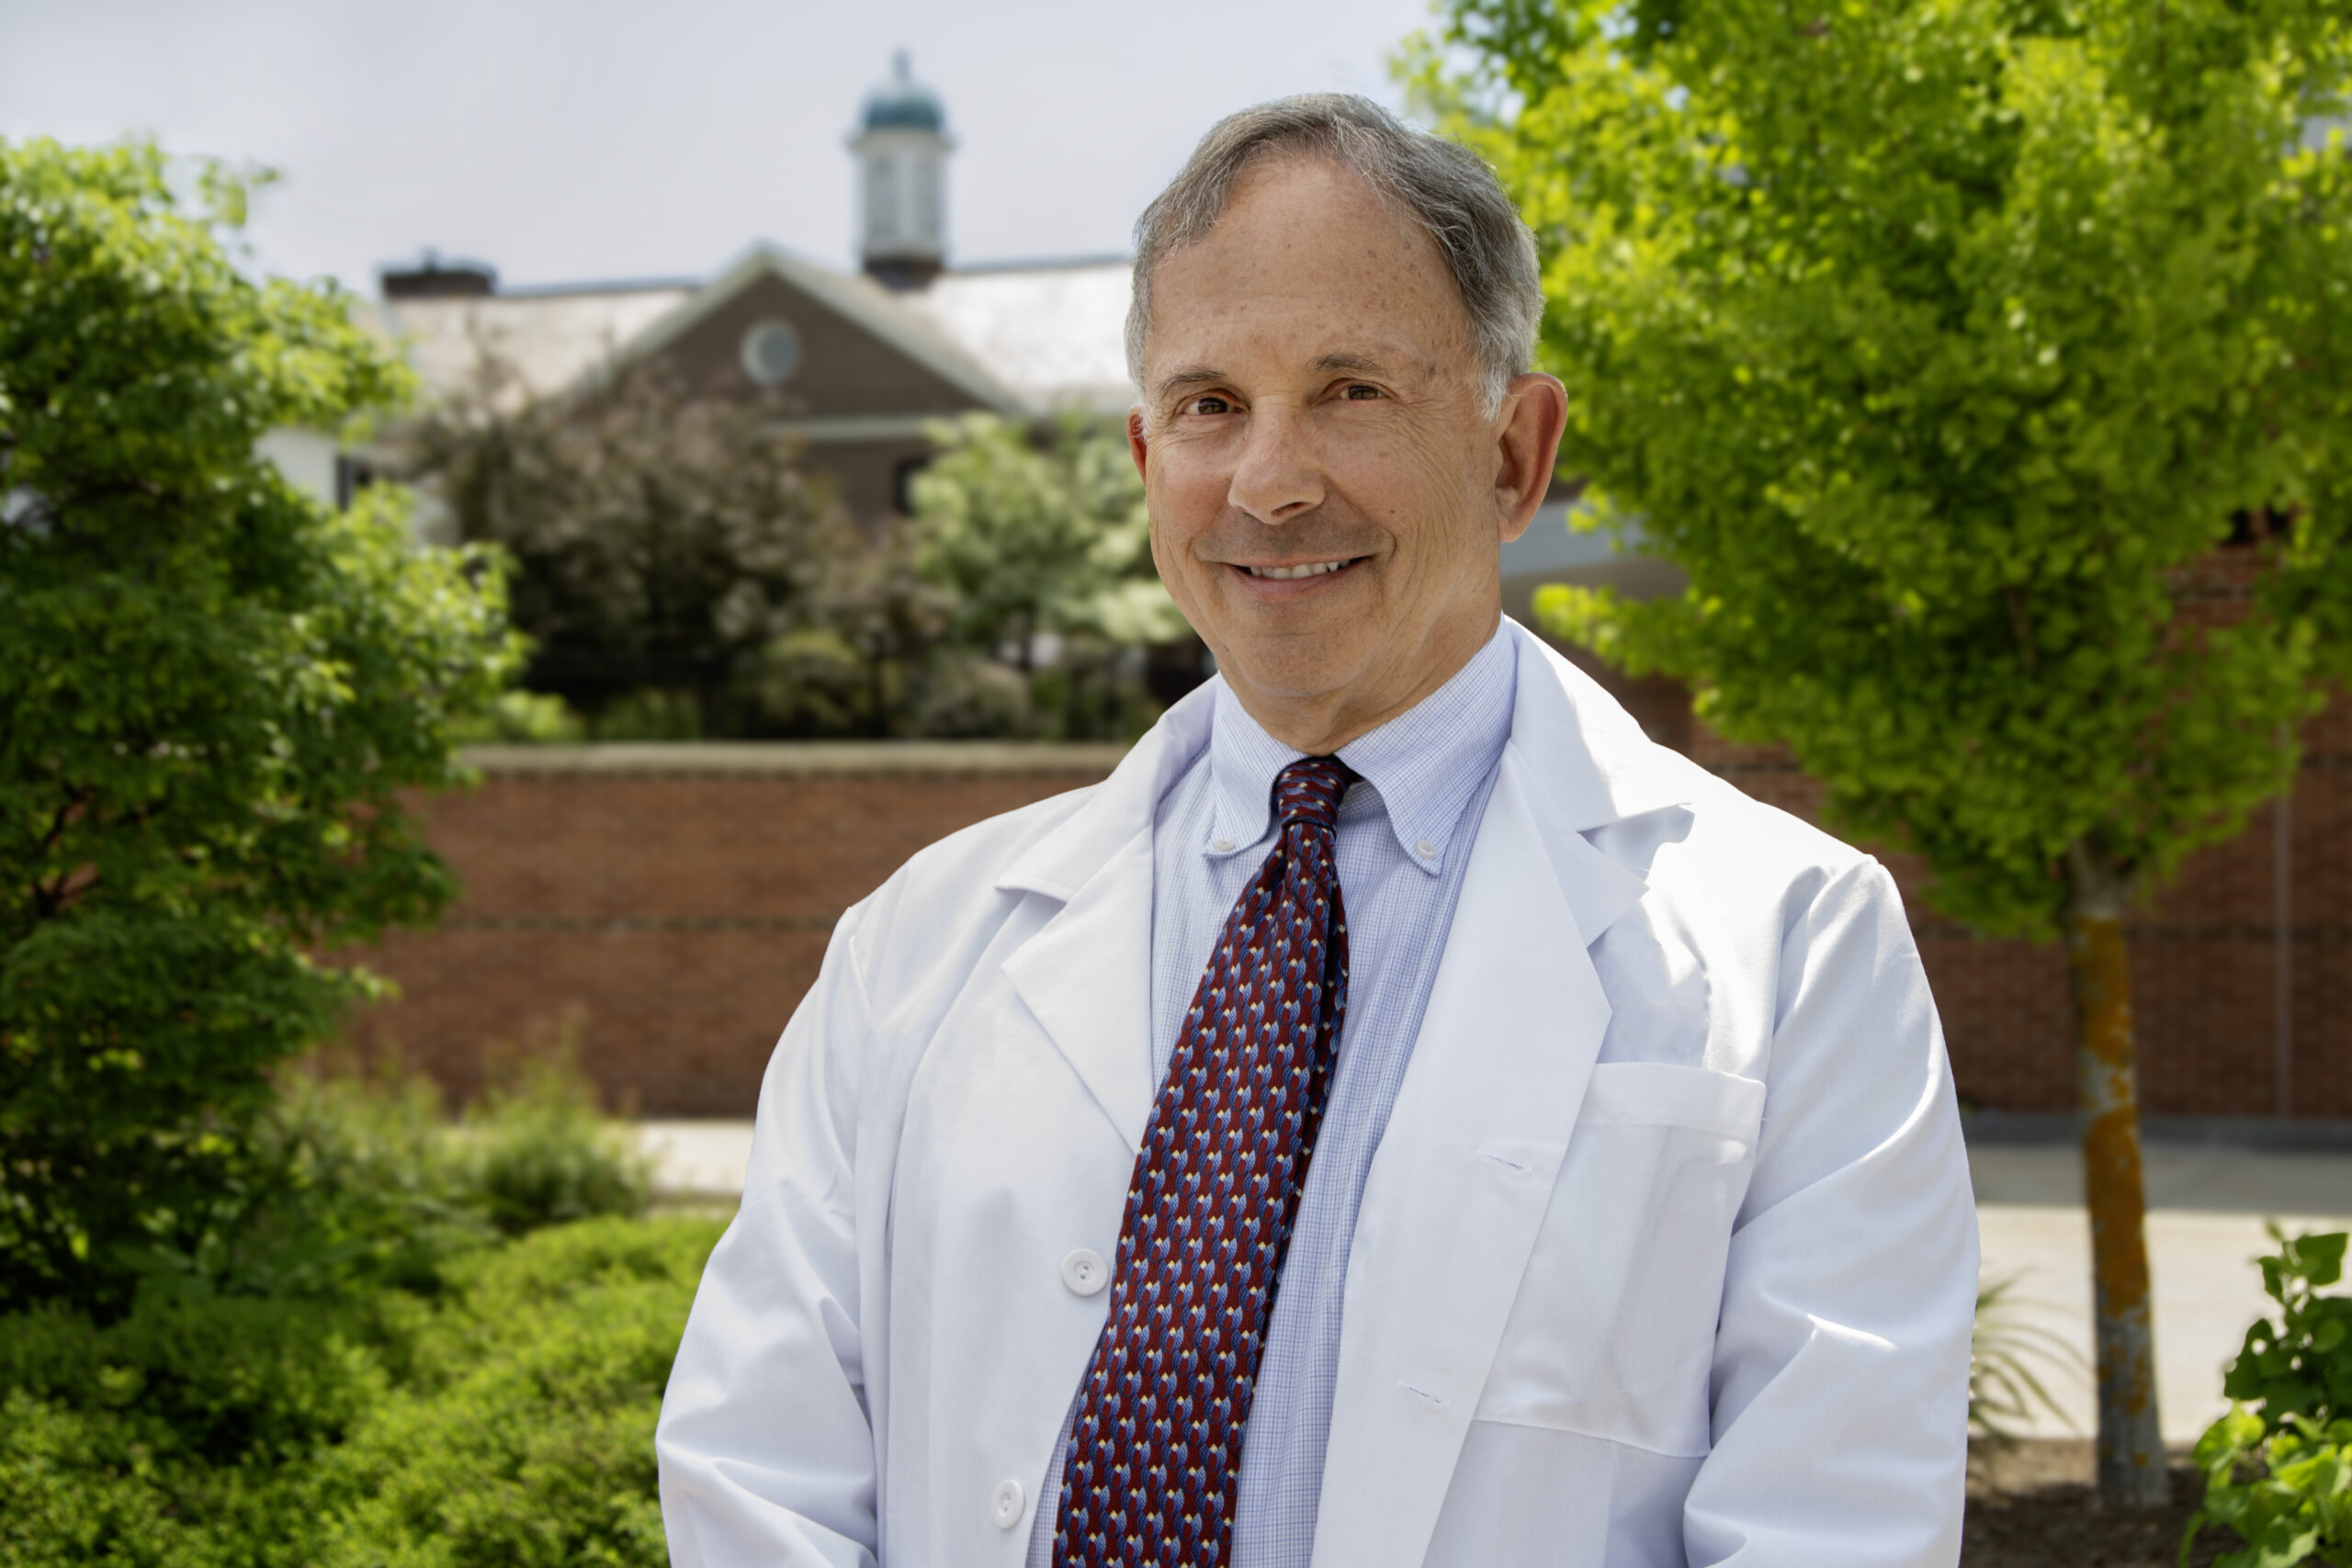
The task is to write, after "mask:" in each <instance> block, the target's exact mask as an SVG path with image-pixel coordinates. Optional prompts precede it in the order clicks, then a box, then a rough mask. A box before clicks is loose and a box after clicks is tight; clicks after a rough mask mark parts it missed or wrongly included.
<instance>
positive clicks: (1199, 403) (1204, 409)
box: [1184, 392, 1233, 413]
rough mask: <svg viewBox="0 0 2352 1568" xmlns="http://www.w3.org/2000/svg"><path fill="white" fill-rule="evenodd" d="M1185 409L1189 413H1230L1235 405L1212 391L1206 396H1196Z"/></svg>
mask: <svg viewBox="0 0 2352 1568" xmlns="http://www.w3.org/2000/svg"><path fill="white" fill-rule="evenodd" d="M1184 409H1185V412H1188V413H1230V412H1233V405H1232V404H1231V403H1228V402H1227V401H1226V400H1224V399H1223V398H1220V397H1218V396H1217V395H1216V394H1215V393H1214V392H1212V393H1210V394H1209V395H1208V396H1207V397H1204V398H1194V399H1193V400H1192V401H1191V402H1189V403H1187V404H1185V405H1184Z"/></svg>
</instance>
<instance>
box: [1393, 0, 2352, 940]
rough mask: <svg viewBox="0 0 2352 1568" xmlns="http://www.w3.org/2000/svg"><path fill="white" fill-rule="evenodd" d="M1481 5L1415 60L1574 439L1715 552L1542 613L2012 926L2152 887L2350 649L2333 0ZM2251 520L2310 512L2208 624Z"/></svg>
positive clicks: (1970, 906)
mask: <svg viewBox="0 0 2352 1568" xmlns="http://www.w3.org/2000/svg"><path fill="white" fill-rule="evenodd" d="M1448 27H1449V31H1448V37H1449V39H1450V43H1451V45H1452V47H1453V49H1454V50H1455V51H1459V52H1457V53H1456V54H1455V55H1453V56H1451V57H1449V56H1445V55H1442V54H1440V53H1439V52H1437V51H1436V50H1435V49H1434V48H1425V49H1424V51H1423V52H1422V54H1421V56H1420V64H1419V70H1420V85H1421V87H1422V90H1423V91H1424V93H1425V94H1426V95H1427V96H1429V97H1430V99H1431V100H1432V101H1433V102H1434V103H1435V104H1436V105H1437V106H1438V107H1439V108H1440V109H1441V111H1442V112H1443V113H1445V114H1446V115H1447V116H1448V117H1449V118H1450V120H1451V123H1452V124H1453V126H1454V127H1455V128H1456V129H1457V130H1460V131H1461V132H1462V133H1463V134H1464V135H1465V136H1467V137H1469V138H1471V139H1472V140H1474V141H1476V143H1477V144H1478V145H1479V146H1481V147H1482V148H1483V149H1484V150H1486V151H1487V152H1488V153H1489V154H1490V155H1491V156H1492V157H1493V158H1494V159H1495V161H1496V163H1497V164H1498V167H1499V168H1500V170H1501V171H1502V173H1503V175H1504V176H1505V178H1506V180H1507V182H1508V183H1509V184H1510V186H1511V187H1512V188H1513V189H1514V191H1515V192H1516V194H1517V195H1518V197H1519V198H1520V200H1521V203H1522V209H1523V211H1524V212H1525V214H1526V216H1527V218H1528V220H1529V221H1530V222H1531V224H1532V226H1533V227H1534V229H1535V231H1536V232H1537V235H1538V237H1539V240H1540V241H1541V243H1542V245H1543V248H1544V257H1545V287H1546V292H1547V295H1548V298H1549V305H1550V309H1549V311H1548V313H1547V317H1546V322H1545V327H1544V361H1545V363H1546V365H1547V366H1548V367H1550V368H1552V369H1554V370H1555V371H1556V372H1558V373H1559V374H1560V375H1561V376H1562V378H1564V379H1565V380H1566V382H1567V385H1568V390H1569V399H1570V407H1571V411H1572V412H1571V415H1570V422H1569V426H1568V432H1567V435H1566V440H1565V441H1564V442H1563V445H1562V462H1563V466H1564V469H1565V470H1566V471H1569V472H1575V473H1579V474H1584V475H1588V476H1589V477H1590V478H1591V479H1592V480H1593V489H1592V491H1591V492H1590V493H1591V494H1592V496H1593V498H1594V499H1595V501H1596V502H1597V503H1598V505H1599V508H1600V517H1601V519H1602V521H1603V522H1604V523H1606V524H1610V525H1623V523H1624V522H1625V521H1626V520H1627V519H1629V518H1634V517H1638V518H1639V519H1640V520H1641V525H1642V529H1643V531H1644V532H1645V535H1646V536H1647V538H1648V540H1649V541H1650V545H1649V547H1650V548H1653V549H1655V550H1657V552H1658V553H1660V554H1662V555H1664V556H1666V557H1668V558H1671V559H1672V560H1673V561H1675V562H1676V563H1677V564H1678V565H1679V566H1680V567H1681V568H1682V569H1683V570H1685V571H1686V572H1687V573H1688V574H1689V577H1690V588H1689V591H1688V592H1686V593H1685V594H1683V595H1681V596H1679V597H1678V598H1671V599H1668V600H1663V601H1657V602H1652V603H1645V604H1643V603H1629V602H1627V601H1624V600H1623V599H1620V598H1617V597H1615V596H1612V595H1611V594H1610V593H1607V592H1579V591H1575V590H1569V589H1554V590H1550V591H1547V592H1546V595H1545V597H1544V600H1543V601H1542V602H1541V612H1542V614H1543V615H1544V616H1545V618H1546V620H1547V622H1548V624H1549V625H1550V626H1552V627H1553V628H1555V630H1559V631H1562V632H1565V633H1566V634H1568V635H1572V636H1574V637H1578V638H1580V639H1583V640H1586V641H1589V642H1590V643H1592V644H1594V645H1595V646H1597V647H1598V648H1600V649H1602V650H1603V651H1605V652H1607V653H1608V654H1610V655H1611V656H1612V657H1614V658H1615V659H1617V660H1622V661H1623V662H1624V663H1626V664H1627V665H1629V666H1631V667H1633V668H1635V669H1642V670H1660V671H1668V672H1670V673H1673V674H1677V675H1679V676H1682V677H1684V678H1686V679H1688V680H1690V681H1691V682H1692V683H1693V684H1694V686H1695V687H1696V689H1697V692H1698V703H1699V707H1700V711H1701V713H1702V716H1705V717H1706V718H1707V719H1708V720H1709V721H1710V722H1711V723H1712V724H1713V725H1714V726H1716V727H1717V728H1719V729H1721V730H1723V731H1724V732H1726V733H1728V734H1730V735H1732V736H1734V737H1736V738H1740V739H1758V740H1762V739H1778V740H1785V741H1787V742H1788V743H1789V744H1790V745H1791V746H1792V749H1793V750H1794V751H1795V753H1796V755H1797V757H1798V758H1799V759H1800V760H1801V761H1802V762H1803V763H1804V766H1805V767H1806V768H1807V769H1808V770H1809V771H1811V772H1812V773H1814V774H1815V775H1816V776H1817V777H1819V778H1820V779H1821V780H1822V781H1823V782H1824V784H1825V785H1826V792H1827V806H1828V810H1829V812H1830V814H1831V815H1832V817H1833V818H1835V819H1837V820H1838V821H1839V822H1841V823H1842V824H1843V825H1844V826H1846V827H1847V828H1848V829H1850V830H1852V831H1854V832H1856V833H1858V834H1861V835H1865V836H1871V837H1877V838H1883V839H1886V840H1894V841H1898V842H1901V843H1904V844H1905V845H1907V846H1908V847H1910V848H1912V849H1914V850H1916V851H1917V852H1918V853H1919V854H1920V855H1922V856H1923V857H1924V859H1925V861H1926V862H1927V863H1928V867H1929V869H1930V870H1931V872H1932V874H1933V878H1934V881H1933V886H1932V887H1931V889H1930V896H1931V897H1933V898H1934V899H1935V900H1936V901H1937V902H1939V904H1941V905H1942V906H1943V907H1944V908H1946V909H1947V910H1949V911H1950V912H1951V913H1952V914H1954V915H1956V916H1958V917H1960V918H1962V919H1966V920H1969V921H1971V922H1973V923H1975V924H1977V925H1979V926H1981V927H1985V928H1988V929H1996V930H2018V931H2029V932H2047V931H2049V930H2051V929H2052V921H2053V917H2054V916H2056V915H2057V914H2058V913H2059V912H2060V911H2061V910H2062V908H2064V907H2065V904H2066V900H2067V899H2068V897H2070V896H2079V895H2083V894H2085V893H2086V892H2088V891H2091V889H2089V888H2086V886H2084V884H2085V882H2086V879H2087V880H2088V881H2089V882H2092V883H2097V884H2098V885H2100V886H2103V887H2105V888H2107V889H2109V891H2110V892H2113V891H2117V890H2128V889H2130V888H2132V887H2138V886H2146V885H2148V884H2149V883H2150V882H2151V881H2152V880H2155V879H2160V878H2161V877H2162V876H2163V875H2164V874H2165V873H2166V872H2168V871H2169V870H2170V869H2171V868H2172V867H2173V866H2174V865H2176V864H2177V862H2178V861H2179V859H2180V857H2181V856H2182V855H2183V854H2184V853H2185V852H2188V850H2190V849H2192V848H2194V847H2196V846H2197V845H2199V844H2201V843H2205V842H2209V841H2211V840H2214V839H2216V838H2219V837H2221V836H2223V835H2226V834H2229V833H2231V832H2233V831H2235V830H2236V829H2238V828H2239V827H2240V826H2241V825H2242V823H2243V822H2244V819H2245V814H2246V812H2247V811H2248V810H2249V809H2250V807H2252V806H2253V805H2254V804H2255V803H2256V802H2257V801H2259V800H2260V799H2262V798H2263V797H2265V796H2267V795H2270V794H2272V793H2273V792H2275V791H2276V790H2277V789H2278V788H2279V787H2280V786H2281V785H2282V784H2284V782H2285V781H2286V780H2287V779H2288V778H2289V777H2290V775H2291V769H2292V766H2293V754H2292V753H2293V749H2292V746H2291V744H2289V745H2287V746H2283V747H2282V746H2281V745H2279V744H2278V743H2277V737H2278V735H2279V734H2280V732H2281V730H2282V729H2290V728H2291V727H2292V726H2293V725H2294V724H2295V722H2296V721H2298V720H2300V719H2301V718H2302V717H2304V716H2307V715H2309V714H2310V713H2311V712H2312V711H2313V708H2314V706H2315V705H2316V703H2317V701H2318V700H2319V698H2318V691H2319V682H2320V681H2321V680H2322V679H2323V678H2324V677H2325V676H2327V675H2329V674H2330V673H2332V672H2334V671H2338V670H2340V669H2341V667H2342V664H2341V652H2342V649H2343V647H2344V644H2345V638H2344V637H2343V632H2344V629H2345V628H2344V626H2343V624H2342V611H2341V609H2340V608H2339V607H2338V606H2341V605H2342V604H2345V603H2346V595H2345V594H2344V593H2342V592H2339V591H2338V590H2337V585H2336V583H2335V578H2336V577H2338V576H2339V575H2340V574H2341V573H2342V572H2343V571H2344V570H2346V567H2345V562H2344V560H2343V558H2342V554H2341V552H2340V551H2339V550H2338V548H2337V546H2338V543H2339V541H2340V539H2341V537H2342V536H2343V533H2344V529H2345V524H2346V494H2345V485H2346V452H2347V443H2352V374H2347V371H2352V165H2347V162H2346V155H2345V150H2344V143H2343V141H2342V140H2341V139H2340V135H2339V136H2337V137H2335V138H2334V139H2330V138H2328V137H2326V136H2324V135H2322V134H2321V132H2322V131H2323V130H2324V128H2325V125H2326V123H2327V120H2328V118H2329V117H2334V116H2340V115H2341V114H2342V113H2343V111H2344V108H2345V93H2346V85H2347V62H2352V38H2348V37H2347V32H2346V20H2345V17H2344V13H2343V10H2342V7H2341V6H2336V5H2334V4H2332V3H2330V0H2261V3H2258V4H2236V3H2232V0H1910V3H1903V4H1883V5H1861V4H1822V5H1802V6H1792V5H1789V4H1785V3H1783V0H1643V3H1640V4H1636V5H1634V6H1629V7H1623V8H1620V7H1615V6H1607V5H1600V4H1587V3H1578V0H1559V3H1557V4H1550V3H1545V0H1453V3H1452V4H1451V5H1450V6H1449V7H1448ZM1449 59H1452V60H1453V61H1454V62H1456V63H1455V64H1454V65H1453V66H1451V67H1449V65H1448V64H1447V62H1448V60H1449ZM1461 62H1467V63H1466V68H1465V67H1464V65H1463V64H1462V63H1461ZM2233 516H2234V517H2236V518H2238V519H2240V520H2241V526H2243V525H2244V522H2245V520H2246V519H2254V520H2257V521H2258V520H2264V519H2276V520H2281V521H2284V522H2290V524H2291V526H2290V527H2289V528H2287V529H2286V530H2285V531H2286V532H2287V533H2289V534H2290V536H2291V537H2290V540H2287V541H2283V542H2275V543H2273V544H2272V545H2271V546H2270V549H2271V552H2272V556H2271V560H2270V564H2271V566H2272V568H2273V570H2270V571H2269V572H2268V573H2267V579H2266V585H2265V588H2264V590H2263V592H2260V593H2259V594H2258V595H2257V596H2256V599H2255V601H2254V602H2253V603H2252V604H2247V605H2245V606H2244V608H2245V614H2244V615H2242V616H2237V615H2235V613H2234V611H2233V612H2232V614H2231V615H2222V616H2214V615H2209V614H2205V613H2203V612H2201V611H2200V610H2199V608H2198V607H2197V604H2196V599H2197V592H2198V590H2199V581H2200V579H2199V563H2200V562H2201V561H2205V560H2206V559H2207V558H2210V557H2211V555H2212V554H2213V552H2214V551H2215V549H2216V547H2219V546H2220V545H2222V541H2223V539H2224V537H2225V536H2227V535H2228V534H2229V532H2230V530H2231V528H2232V519H2233ZM2256 531H2257V532H2259V531H2261V530H2260V529H2258V528H2257V529H2256ZM2233 618H2234V624H2220V623H2222V622H2227V621H2230V620H2232V619H2233Z"/></svg>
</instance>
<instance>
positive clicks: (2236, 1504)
mask: <svg viewBox="0 0 2352 1568" xmlns="http://www.w3.org/2000/svg"><path fill="white" fill-rule="evenodd" d="M2270 1235H2271V1239H2272V1240H2274V1241H2276V1242H2277V1243H2278V1252H2277V1253H2276V1254H2274V1255H2273V1256H2270V1257H2267V1258H2262V1259H2261V1260H2260V1262H2261V1267H2262V1288H2263V1289H2264V1291H2266V1292H2268V1294H2269V1296H2270V1299H2271V1300H2272V1301H2275V1302H2277V1303H2278V1321H2277V1322H2276V1323H2274V1322H2272V1321H2271V1320H2270V1319H2268V1318H2261V1319H2257V1320H2256V1322H2255V1324H2254V1325H2253V1326H2252V1327H2251V1328H2248V1329H2247V1330H2246V1333H2245V1348H2244V1349H2243V1350H2242V1351H2241V1352H2240V1353H2239V1355H2238V1357H2237V1359H2235V1360H2233V1361H2232V1362H2231V1363H2230V1367H2229V1370H2228V1371H2227V1373H2226V1374H2225V1375H2224V1377H2223V1379H2222V1392H2223V1393H2227V1394H2228V1395H2229V1396H2230V1399H2231V1401H2232V1404H2231V1407H2230V1413H2229V1414H2228V1415H2226V1416H2222V1418H2221V1419H2220V1420H2219V1421H2216V1422H2214V1423H2213V1425H2212V1426H2211V1427H2208V1428H2207V1429H2206V1431H2205V1435H2204V1436H2203V1437H2201V1438H2198V1440H2197V1450H2196V1462H2197V1468H2198V1469H2199V1471H2201V1472H2204V1477H2205V1500H2204V1504H2203V1506H2201V1507H2200V1508H2199V1511H2198V1514H2197V1516H2196V1517H2194V1518H2193V1519H2191V1520H2190V1521H2189V1525H2188V1535H2187V1537H2186V1538H2185V1539H2184V1540H2182V1542H2181V1560H2182V1561H2183V1562H2187V1561H2188V1548H2189V1544H2190V1543H2191V1542H2193V1541H2194V1540H2196V1539H2197V1536H2198V1532H2199V1531H2200V1530H2201V1529H2204V1528H2205V1527H2206V1526H2207V1525H2209V1524H2211V1525H2221V1526H2224V1527H2226V1528H2228V1529H2232V1530H2233V1531H2235V1532H2236V1533H2237V1534H2238V1536H2239V1537H2240V1538H2241V1539H2243V1540H2245V1542H2246V1543H2247V1545H2246V1549H2245V1551H2234V1552H2231V1553H2229V1554H2228V1555H2226V1556H2224V1557H2222V1558H2220V1559H2219V1560H2217V1562H2216V1564H2215V1568H2290V1564H2293V1563H2297V1562H2309V1561H2312V1560H2313V1559H2317V1560H2318V1561H2320V1562H2334V1563H2344V1562H2352V1296H2323V1295H2320V1294H2319V1293H2318V1292H2319V1289H2320V1288H2321V1287H2323V1286H2326V1285H2332V1284H2335V1282H2336V1281H2337V1280H2340V1279H2342V1278H2343V1276H2344V1251H2345V1244H2346V1240H2347V1239H2348V1238H2347V1235H2346V1233H2342V1232H2337V1233H2335V1234H2333V1235H2305V1236H2297V1237H2295V1238H2293V1239H2292V1240H2290V1239H2289V1238H2288V1236H2287V1235H2286V1234H2285V1233H2284V1232H2282V1231H2281V1230H2279V1228H2278V1226H2277V1225H2275V1224H2274V1225H2272V1226H2271V1227H2270Z"/></svg>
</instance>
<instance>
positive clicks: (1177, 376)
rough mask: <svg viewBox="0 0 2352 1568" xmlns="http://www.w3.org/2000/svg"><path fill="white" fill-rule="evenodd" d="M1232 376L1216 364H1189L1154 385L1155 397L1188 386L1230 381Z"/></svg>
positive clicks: (1172, 371) (1160, 396) (1153, 392)
mask: <svg viewBox="0 0 2352 1568" xmlns="http://www.w3.org/2000/svg"><path fill="white" fill-rule="evenodd" d="M1231 379H1232V378H1231V377H1229V376H1227V374H1226V373H1225V372H1224V371H1222V370H1219V369H1218V368H1217V367H1215V366H1214V365H1187V366H1186V367H1184V368H1182V370H1171V371H1170V372H1169V373H1168V374H1167V375H1165V376H1162V377H1161V378H1159V381H1158V382H1157V383H1156V384H1154V386H1153V387H1152V389H1151V390H1152V395H1153V396H1154V397H1159V398H1164V397H1167V396H1168V395H1169V394H1170V393H1171V392H1181V391H1182V390H1183V389H1185V388H1187V387H1204V386H1207V385H1209V384H1211V383H1212V382H1216V381H1228V380H1231Z"/></svg>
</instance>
